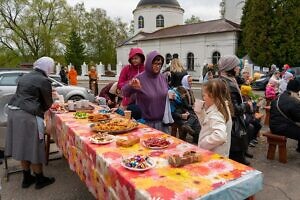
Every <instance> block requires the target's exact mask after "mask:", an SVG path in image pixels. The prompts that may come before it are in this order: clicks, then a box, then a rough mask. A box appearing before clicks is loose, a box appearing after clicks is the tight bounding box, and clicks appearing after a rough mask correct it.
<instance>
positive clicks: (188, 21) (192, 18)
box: [184, 15, 202, 24]
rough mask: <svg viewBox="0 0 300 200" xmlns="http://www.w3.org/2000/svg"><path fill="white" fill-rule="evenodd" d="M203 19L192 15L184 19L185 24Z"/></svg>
mask: <svg viewBox="0 0 300 200" xmlns="http://www.w3.org/2000/svg"><path fill="white" fill-rule="evenodd" d="M201 21H202V20H201V19H200V17H198V16H195V15H192V16H191V17H190V18H188V19H186V20H185V21H184V23H185V24H196V23H199V22H201Z"/></svg>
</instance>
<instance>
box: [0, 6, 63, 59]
mask: <svg viewBox="0 0 300 200" xmlns="http://www.w3.org/2000/svg"><path fill="white" fill-rule="evenodd" d="M67 7H68V6H67V4H66V1H65V0H49V1H46V0H1V1H0V43H1V44H2V45H3V46H5V47H6V48H7V49H9V50H10V51H12V52H13V53H14V54H15V55H16V56H20V57H22V60H23V61H32V60H35V59H36V58H38V57H40V56H43V55H48V56H52V55H55V54H57V53H58V52H59V51H60V49H59V46H60V45H59V44H60V38H63V35H64V34H63V33H62V31H61V30H63V27H64V23H65V15H66V13H67V12H66V9H67Z"/></svg>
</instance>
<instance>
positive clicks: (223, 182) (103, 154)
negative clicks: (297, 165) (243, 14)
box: [46, 112, 262, 200]
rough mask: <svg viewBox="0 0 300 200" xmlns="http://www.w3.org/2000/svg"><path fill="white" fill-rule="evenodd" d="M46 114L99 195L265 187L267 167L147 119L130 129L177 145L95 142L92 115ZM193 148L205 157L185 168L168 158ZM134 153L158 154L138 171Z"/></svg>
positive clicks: (167, 197) (174, 197)
mask: <svg viewBox="0 0 300 200" xmlns="http://www.w3.org/2000/svg"><path fill="white" fill-rule="evenodd" d="M112 117H114V116H112ZM46 119H47V120H46V121H47V126H48V127H49V126H51V127H52V129H51V132H52V133H51V134H52V137H53V138H54V139H55V141H56V143H57V145H58V147H59V148H60V149H61V150H62V152H63V154H64V157H65V158H66V159H67V160H68V162H69V165H70V168H71V169H72V170H74V171H75V172H76V173H77V174H78V175H79V177H80V179H81V180H82V181H84V182H85V184H86V185H87V187H88V189H89V191H90V192H91V193H92V194H93V195H94V196H95V197H96V198H97V199H101V200H102V199H109V200H110V199H120V200H130V199H136V200H142V199H151V200H185V199H222V200H224V199H225V200H226V199H230V200H233V199H245V198H247V197H249V196H252V195H254V194H255V193H257V192H258V191H259V190H261V189H262V173H261V172H259V171H257V170H255V169H253V168H251V167H248V166H245V165H242V164H239V163H237V162H234V161H232V160H229V159H227V158H224V157H222V156H220V155H217V154H214V153H212V152H210V151H206V150H203V149H199V148H198V147H196V146H194V145H192V144H189V143H186V142H184V141H182V140H179V139H177V138H174V137H171V136H170V135H167V134H164V133H162V132H160V131H158V130H155V129H152V128H149V127H147V126H145V125H142V124H140V125H139V127H138V128H137V129H135V130H133V131H131V132H129V133H125V134H124V135H136V136H139V137H140V138H141V139H142V140H143V139H146V138H149V137H153V136H159V135H160V136H162V137H166V138H168V140H169V141H171V145H170V146H169V147H168V148H166V149H164V150H150V149H147V148H145V147H144V146H143V145H141V144H136V145H134V146H132V147H129V148H124V147H117V146H116V143H115V142H113V143H110V144H106V145H95V144H91V143H90V142H89V136H91V135H92V134H93V132H92V131H91V130H90V127H89V122H88V120H87V119H74V117H73V114H72V113H64V114H54V113H53V112H48V114H47V118H46ZM190 150H192V151H197V152H199V153H201V155H202V160H201V162H199V163H194V164H189V165H186V166H184V167H180V168H173V167H171V166H170V165H169V164H168V161H167V158H168V155H172V154H182V153H183V152H185V151H190ZM134 154H142V155H149V156H151V157H153V159H154V160H155V162H156V166H155V168H153V169H151V170H148V171H145V172H135V171H130V170H128V169H125V168H124V167H122V166H121V164H120V163H121V160H122V157H124V156H129V155H134Z"/></svg>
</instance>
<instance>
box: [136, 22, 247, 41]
mask: <svg viewBox="0 0 300 200" xmlns="http://www.w3.org/2000/svg"><path fill="white" fill-rule="evenodd" d="M239 31H241V29H240V25H238V24H236V23H234V22H232V21H229V20H227V19H218V20H212V21H205V22H200V23H195V24H187V25H177V26H172V27H168V28H163V29H160V30H158V31H155V32H153V33H148V34H147V35H145V36H144V37H142V38H141V39H138V40H136V41H145V40H155V39H164V38H173V37H185V36H192V35H204V34H212V33H223V32H239Z"/></svg>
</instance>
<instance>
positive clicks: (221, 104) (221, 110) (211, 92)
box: [195, 79, 232, 157]
mask: <svg viewBox="0 0 300 200" xmlns="http://www.w3.org/2000/svg"><path fill="white" fill-rule="evenodd" d="M202 95H203V100H204V101H199V100H198V102H197V101H196V106H195V111H196V113H197V115H198V117H199V121H200V124H201V127H202V128H201V132H200V135H199V141H198V146H199V147H200V148H203V149H207V150H210V151H213V152H215V153H218V154H221V155H223V156H226V157H228V155H229V149H230V140H231V128H232V121H231V111H230V110H232V109H230V108H232V105H229V104H230V103H229V102H230V95H229V91H228V89H227V87H226V84H225V83H224V82H223V81H221V80H219V79H212V80H209V81H208V82H206V83H205V84H204V85H203V90H202ZM197 104H198V105H197Z"/></svg>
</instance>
